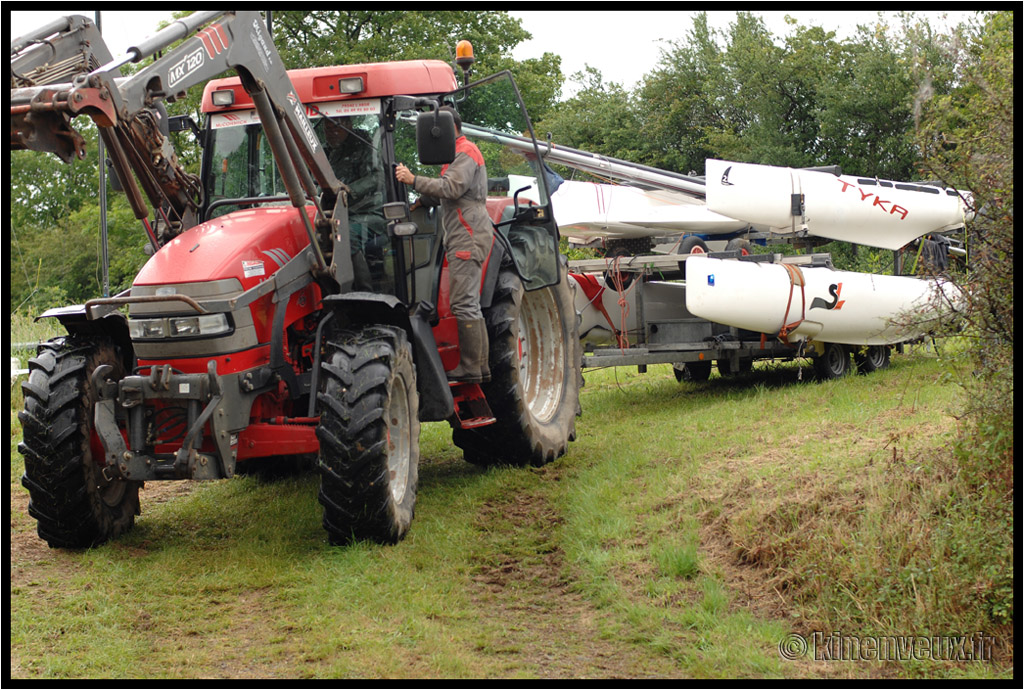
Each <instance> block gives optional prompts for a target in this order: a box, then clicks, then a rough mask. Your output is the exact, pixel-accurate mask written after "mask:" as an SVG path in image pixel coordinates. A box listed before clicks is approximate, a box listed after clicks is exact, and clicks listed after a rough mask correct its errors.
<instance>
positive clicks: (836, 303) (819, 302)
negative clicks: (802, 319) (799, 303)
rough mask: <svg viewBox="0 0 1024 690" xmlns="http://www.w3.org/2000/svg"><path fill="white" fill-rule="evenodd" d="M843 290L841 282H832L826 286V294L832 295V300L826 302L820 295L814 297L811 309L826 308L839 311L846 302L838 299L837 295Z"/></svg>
mask: <svg viewBox="0 0 1024 690" xmlns="http://www.w3.org/2000/svg"><path fill="white" fill-rule="evenodd" d="M842 291H843V284H842V283H832V284H831V285H829V286H828V294H830V295H832V301H831V302H828V301H826V300H824V299H822V298H821V297H815V298H814V300H813V301H812V302H811V309H828V310H831V311H839V310H840V309H842V308H843V305H844V304H846V300H841V299H839V295H840V294H841V293H842Z"/></svg>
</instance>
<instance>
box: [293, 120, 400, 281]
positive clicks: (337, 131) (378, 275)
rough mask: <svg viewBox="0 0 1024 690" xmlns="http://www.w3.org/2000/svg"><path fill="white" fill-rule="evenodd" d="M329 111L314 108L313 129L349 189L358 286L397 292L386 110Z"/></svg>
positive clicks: (349, 206) (332, 164)
mask: <svg viewBox="0 0 1024 690" xmlns="http://www.w3.org/2000/svg"><path fill="white" fill-rule="evenodd" d="M377 110H379V108H377ZM328 112H329V111H327V110H326V109H325V108H323V107H320V108H316V109H314V111H313V117H314V119H313V129H314V131H315V132H316V133H317V136H318V137H319V138H320V141H321V142H323V144H324V152H325V153H326V154H327V160H328V161H330V163H331V168H332V169H333V170H334V175H335V177H337V178H338V179H339V180H340V181H341V182H343V183H345V185H346V186H347V187H348V189H349V192H348V194H349V204H348V222H349V227H350V228H351V243H352V265H353V268H354V270H355V285H354V286H353V287H354V289H356V290H367V291H372V292H386V293H388V294H394V292H395V290H394V284H395V277H394V260H393V259H394V257H393V256H392V247H391V240H390V238H389V237H388V233H387V221H386V220H385V219H384V203H385V201H387V197H386V192H385V185H386V184H387V178H386V177H385V175H384V170H385V166H384V159H383V150H382V147H381V140H382V135H383V130H382V129H381V120H380V115H379V114H378V113H377V112H374V113H369V114H353V115H338V116H330V115H328V114H327V113H328ZM318 115H319V116H320V117H317V116H318Z"/></svg>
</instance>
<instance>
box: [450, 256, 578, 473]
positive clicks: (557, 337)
mask: <svg viewBox="0 0 1024 690" xmlns="http://www.w3.org/2000/svg"><path fill="white" fill-rule="evenodd" d="M567 280H568V277H567V276H563V277H562V280H561V281H560V282H559V283H558V284H557V285H555V286H552V287H549V288H545V289H542V290H534V291H531V292H526V291H524V290H523V286H522V283H521V282H520V280H519V278H518V277H517V276H516V275H515V273H514V272H513V271H512V270H510V269H504V268H503V269H502V272H501V275H499V277H498V283H497V286H496V288H495V293H494V299H493V301H492V304H491V307H490V308H489V309H487V310H485V312H484V317H485V319H486V321H487V335H488V339H489V341H490V367H491V381H490V383H485V384H482V385H481V388H482V389H483V391H484V394H485V396H486V397H487V402H488V404H489V405H490V408H491V412H492V413H493V414H494V417H495V419H496V420H497V421H496V422H495V423H494V424H491V425H488V426H484V427H478V428H476V429H455V430H454V431H453V433H452V440H453V442H454V443H455V445H457V446H458V447H459V448H462V450H463V456H464V457H465V459H466V460H467V461H468V462H471V463H473V464H476V465H483V466H489V465H498V464H507V465H517V466H525V465H533V466H535V467H539V466H541V465H544V464H547V463H549V462H551V461H553V460H554V459H555V458H558V457H560V456H562V455H563V454H564V453H565V452H566V450H568V447H569V442H570V441H572V440H573V439H574V438H575V436H576V416H577V415H578V414H579V413H580V407H579V389H580V383H581V379H582V374H581V369H580V367H581V362H582V359H581V353H580V341H579V337H578V335H577V330H576V312H575V308H574V306H573V300H572V292H571V291H570V289H569V285H568V282H567Z"/></svg>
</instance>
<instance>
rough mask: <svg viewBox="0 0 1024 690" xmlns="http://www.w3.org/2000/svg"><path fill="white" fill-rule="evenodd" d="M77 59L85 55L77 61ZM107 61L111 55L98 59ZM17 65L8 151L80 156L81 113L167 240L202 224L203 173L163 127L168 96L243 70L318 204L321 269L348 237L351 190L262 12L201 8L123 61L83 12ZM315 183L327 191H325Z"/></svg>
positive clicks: (296, 180)
mask: <svg viewBox="0 0 1024 690" xmlns="http://www.w3.org/2000/svg"><path fill="white" fill-rule="evenodd" d="M183 39H184V40H183ZM178 41H182V42H181V43H180V44H179V45H178V46H177V47H175V48H174V49H173V50H170V52H168V53H166V54H165V55H163V56H162V57H158V58H156V59H155V60H154V62H153V63H152V64H151V65H149V66H147V67H145V68H143V69H142V70H140V71H139V72H137V73H136V74H134V75H132V76H130V77H121V76H120V68H121V67H122V66H124V65H126V64H129V63H138V62H140V61H142V60H143V59H145V58H147V57H149V56H152V55H154V54H156V53H158V52H159V51H164V50H167V49H168V48H170V47H171V46H172V45H173V44H174V43H176V42H178ZM51 53H52V54H53V56H54V59H50V54H51ZM75 56H77V58H79V59H78V61H77V62H74V63H73V64H72V65H70V66H69V59H70V58H71V57H75ZM57 58H60V59H59V60H58V59H57ZM82 58H86V59H82ZM99 60H103V61H104V63H103V64H101V65H100V66H98V67H96V66H95V63H96V62H97V61H99ZM11 69H12V76H14V74H15V73H18V74H20V75H24V76H23V78H21V79H20V80H15V81H14V82H13V83H15V84H16V85H17V86H16V87H15V88H12V89H11V148H13V149H33V150H38V151H49V152H51V153H54V154H56V155H57V156H59V157H60V158H62V159H63V160H65V161H70V160H71V159H72V158H73V157H75V156H77V157H79V158H81V157H82V156H84V139H83V138H82V137H81V135H80V134H79V133H78V132H77V131H75V129H74V128H73V127H72V125H71V120H72V119H74V118H75V117H77V116H79V115H85V116H87V117H89V118H91V119H92V120H93V121H94V122H95V123H96V124H97V125H98V127H99V131H100V136H101V137H102V138H103V142H104V144H105V145H106V146H107V150H108V151H109V152H110V156H111V162H112V165H113V168H114V170H115V172H116V173H117V176H118V179H119V180H120V182H121V185H122V187H123V188H124V190H125V193H126V194H127V196H128V199H129V202H130V204H131V206H132V210H133V212H134V213H135V216H136V217H137V218H139V219H140V220H144V219H145V218H147V217H148V215H149V211H148V208H147V206H146V200H145V199H144V198H143V194H145V197H146V198H148V200H149V202H150V204H151V205H152V207H153V208H154V209H157V211H158V212H159V213H160V214H161V215H163V216H164V220H165V221H166V228H167V231H166V232H165V234H164V235H163V236H162V237H160V238H159V243H160V244H163V243H165V242H166V241H168V240H169V239H171V238H172V237H174V236H176V235H177V234H179V233H181V232H182V231H184V230H186V229H188V228H190V227H192V226H193V225H195V224H197V222H198V220H199V219H198V210H199V208H200V207H201V195H202V188H201V185H200V183H199V180H198V178H197V177H196V176H194V175H191V174H190V173H188V172H186V171H185V170H184V169H183V168H182V167H181V166H180V165H179V164H178V162H177V158H176V156H175V155H174V151H173V148H172V147H171V146H170V143H169V141H168V140H167V138H166V136H165V134H164V131H165V129H163V128H164V127H165V125H164V124H163V122H162V119H163V118H164V117H165V115H164V114H163V111H162V106H161V103H162V102H163V101H167V102H173V101H175V100H176V99H178V98H180V97H182V96H183V95H184V94H185V92H186V91H187V90H188V89H189V88H190V87H192V86H195V85H197V84H201V83H204V82H206V81H208V80H210V79H212V78H213V77H215V76H217V75H219V74H221V73H223V72H225V71H227V70H233V71H235V72H237V73H238V75H239V77H240V79H241V82H242V86H243V88H244V89H245V90H246V92H247V93H248V94H249V95H250V97H251V98H252V100H253V102H254V103H255V104H256V108H257V110H258V112H259V115H260V120H261V122H262V123H263V126H264V129H265V131H266V134H267V140H268V143H269V144H270V147H271V149H272V150H273V153H274V158H275V160H276V162H277V165H278V168H279V169H280V172H281V177H282V179H283V180H284V183H285V186H286V188H287V190H288V195H289V198H290V199H291V203H292V205H293V206H295V207H297V208H302V207H304V206H305V205H306V204H307V200H308V199H312V200H313V201H314V203H315V204H316V207H317V214H316V218H315V222H316V226H317V227H316V229H314V227H313V225H312V224H311V223H310V221H309V219H308V217H307V216H306V214H305V213H303V214H300V215H301V216H302V217H303V219H304V220H305V223H306V230H307V233H308V234H309V237H310V241H311V243H312V245H313V248H314V252H315V254H316V259H317V264H318V269H319V270H320V271H321V272H324V271H326V270H327V262H326V259H325V257H324V253H323V248H324V247H325V246H330V244H331V240H329V239H327V238H330V237H334V238H335V240H334V241H335V242H337V241H338V237H339V235H341V236H344V241H345V242H347V229H348V228H347V218H346V213H345V209H344V206H345V203H346V202H345V194H344V192H345V191H346V189H347V188H346V187H345V186H344V185H343V184H342V183H341V182H340V181H339V180H338V179H337V178H336V177H335V175H334V173H333V171H332V170H331V166H330V164H329V162H328V160H327V156H326V154H325V153H324V151H323V147H322V146H321V145H320V142H319V141H318V140H317V138H316V136H315V134H314V133H313V128H312V126H311V125H310V122H309V119H308V118H307V117H306V114H305V109H304V107H303V105H302V103H301V101H300V100H299V99H298V97H297V96H296V95H295V91H294V89H293V87H292V83H291V80H290V79H289V77H288V74H287V72H286V71H285V66H284V63H283V62H282V60H281V57H280V55H278V52H277V49H276V47H275V46H274V43H273V41H272V40H271V38H270V35H269V34H268V33H267V30H266V27H265V25H264V23H263V19H262V18H261V17H260V15H259V13H258V12H199V13H196V14H193V15H190V16H188V17H186V18H184V19H180V20H178V21H175V22H174V23H172V24H171V25H169V26H167V27H166V28H164V29H162V30H161V31H159V32H158V33H156V34H155V35H153V36H151V37H149V38H147V39H146V40H145V41H142V42H141V43H139V44H137V45H134V46H132V47H130V48H129V49H128V50H127V52H126V54H125V55H124V56H121V57H118V58H115V59H111V58H110V53H109V50H108V49H107V47H106V45H105V44H104V43H103V40H102V38H101V37H100V36H99V32H98V31H96V27H95V25H93V24H92V23H91V22H89V21H88V20H87V19H85V18H84V17H67V18H65V19H64V20H61V21H58V22H54V23H52V24H50V25H48V26H46V27H43V28H42V29H40V30H38V31H36V32H34V33H33V34H30V35H29V36H26V37H24V38H22V39H18V40H17V41H15V42H13V43H12V45H11ZM67 79H70V81H66V80H67ZM61 80H65V81H61ZM133 173H134V174H133ZM317 185H318V186H319V188H320V191H321V192H322V194H323V197H322V198H321V199H320V200H317V198H316V193H317V190H316V186H317ZM321 204H323V205H321ZM325 208H326V209H327V210H326V211H325ZM339 226H344V227H339ZM332 230H340V232H332ZM318 238H319V239H318ZM333 254H334V256H335V258H336V259H337V260H338V261H341V262H343V263H344V262H347V261H348V259H347V256H348V254H347V252H343V255H342V256H338V252H333ZM346 269H347V266H345V265H342V266H331V273H332V275H333V276H334V277H335V279H336V280H337V279H338V275H339V272H340V273H344V272H345V271H346Z"/></svg>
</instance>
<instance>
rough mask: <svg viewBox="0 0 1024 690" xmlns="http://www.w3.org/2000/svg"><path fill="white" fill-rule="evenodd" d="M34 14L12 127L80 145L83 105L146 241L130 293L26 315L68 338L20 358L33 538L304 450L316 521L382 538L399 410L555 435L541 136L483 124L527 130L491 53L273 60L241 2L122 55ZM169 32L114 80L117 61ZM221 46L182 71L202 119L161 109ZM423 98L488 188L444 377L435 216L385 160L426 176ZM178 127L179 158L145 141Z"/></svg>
mask: <svg viewBox="0 0 1024 690" xmlns="http://www.w3.org/2000/svg"><path fill="white" fill-rule="evenodd" d="M58 24H59V25H56V26H55V25H51V26H49V27H45V28H44V29H41V30H40V31H39V32H37V33H36V34H32V35H30V36H27V37H25V38H22V39H18V40H16V41H14V42H12V74H13V75H15V76H16V77H17V78H19V79H21V81H20V82H18V83H19V85H18V86H17V87H16V88H12V92H11V93H12V99H11V115H12V125H11V130H12V133H11V140H12V147H14V148H30V149H34V150H42V151H50V152H53V153H55V154H57V155H58V156H61V157H62V158H65V159H66V160H68V159H70V158H71V157H73V156H76V155H77V156H80V155H81V151H82V146H83V144H82V139H81V137H80V136H79V135H78V133H77V132H76V131H75V130H74V129H73V128H72V127H71V122H72V120H73V118H74V117H76V116H79V115H85V116H88V117H90V118H91V119H92V120H93V121H94V122H95V123H96V124H97V125H98V127H99V131H100V135H101V137H102V139H103V142H104V144H105V146H106V149H107V151H108V155H109V156H110V161H111V167H112V168H113V170H114V171H115V173H116V177H117V181H118V183H119V186H120V187H121V188H122V189H123V190H124V191H125V193H126V194H127V196H128V198H129V201H130V203H131V205H132V208H133V210H134V211H135V213H136V216H137V217H138V218H139V219H140V221H142V224H143V225H144V227H145V229H146V234H147V238H148V242H149V243H150V245H151V247H152V250H153V254H152V257H151V258H150V260H149V261H148V262H147V263H146V265H145V266H144V267H143V268H142V270H141V271H140V272H139V274H138V275H137V276H136V278H135V280H134V282H133V285H132V287H131V288H130V289H129V290H126V291H124V292H123V293H121V294H119V295H116V296H114V297H109V298H100V299H95V300H91V301H90V302H87V303H86V304H85V305H80V306H74V307H66V308H60V309H54V310H50V311H48V312H46V313H45V314H43V316H42V317H41V318H44V317H45V318H57V319H59V320H60V322H61V323H62V325H63V326H64V327H65V329H66V330H67V333H68V335H67V336H65V337H62V338H57V339H55V340H52V341H50V342H48V343H44V344H42V345H40V347H39V351H38V354H37V356H36V357H35V358H34V359H32V360H31V361H30V364H29V369H30V374H29V377H28V380H27V382H25V383H24V385H23V389H24V393H25V409H24V410H23V411H22V412H21V413H20V414H19V419H20V420H21V422H22V427H23V430H24V440H23V442H22V443H21V444H20V445H19V450H20V451H21V453H22V454H23V456H24V459H25V475H24V477H23V480H22V481H23V484H24V485H25V486H26V487H27V488H28V490H29V492H30V495H31V501H30V505H29V512H30V514H31V515H32V516H33V517H35V518H36V519H37V521H38V529H39V534H40V536H41V537H42V538H43V539H45V540H46V541H47V542H48V543H49V544H50V545H51V546H54V547H84V546H90V545H94V544H97V543H101V542H103V541H105V540H108V539H111V538H114V537H116V536H118V535H119V534H121V533H123V532H124V531H125V530H127V529H129V528H130V527H132V525H133V524H134V520H135V516H136V515H137V514H138V513H139V489H140V488H141V487H142V485H143V482H145V481H155V480H174V479H218V478H227V477H231V476H233V475H234V474H236V473H237V472H238V471H240V470H245V469H246V468H250V467H255V466H257V465H259V464H261V463H268V462H276V463H278V464H281V463H284V464H292V465H296V466H297V465H299V464H301V463H302V461H303V459H307V458H309V457H316V458H317V467H318V469H319V473H320V477H321V483H320V492H319V500H320V503H321V504H322V505H323V515H324V518H323V523H324V527H325V529H326V530H327V532H328V536H329V538H330V541H331V542H332V543H336V544H340V543H346V542H349V541H351V540H353V539H372V540H376V541H379V542H384V543H393V542H396V541H398V540H399V539H401V538H402V537H403V536H404V535H405V534H406V532H407V531H408V529H409V526H410V523H411V520H412V517H413V509H414V505H415V500H416V486H417V470H418V464H419V429H420V423H421V422H423V421H444V420H447V421H448V422H449V423H450V424H451V426H452V428H453V440H454V442H455V443H456V445H458V446H459V447H460V448H462V449H463V452H464V455H465V458H466V459H467V460H468V461H470V462H473V463H477V464H481V465H489V464H495V463H502V464H516V465H527V464H532V465H542V464H544V463H547V462H550V461H552V460H554V459H555V458H557V457H559V456H560V455H562V454H563V453H565V452H566V450H567V446H568V443H569V441H570V440H572V438H573V437H574V434H575V428H574V423H575V417H576V415H577V414H578V413H579V401H578V394H579V381H580V376H579V364H580V352H579V350H578V348H579V340H578V338H577V336H576V314H575V311H574V308H573V300H572V295H571V294H570V291H569V287H568V283H567V280H566V268H565V262H564V260H563V258H562V257H561V256H560V255H559V251H558V230H557V228H556V226H555V224H554V221H553V218H552V214H551V208H550V202H549V201H548V193H547V189H546V186H545V177H544V174H543V173H544V168H543V165H542V162H541V156H540V153H541V150H540V149H538V148H537V146H536V143H535V142H534V144H533V151H532V154H527V155H523V154H522V153H521V152H520V153H510V152H508V151H506V150H504V149H502V147H501V145H500V141H501V139H502V137H507V136H509V135H515V136H517V137H519V138H520V139H522V137H523V136H524V133H525V136H526V137H528V138H529V139H530V140H532V130H531V126H530V122H529V119H528V117H527V114H526V111H525V108H524V107H523V105H522V101H521V99H520V98H519V94H518V89H517V87H516V85H515V82H514V81H513V80H512V78H511V75H509V74H508V73H502V74H499V75H496V76H494V77H491V78H488V79H483V80H479V81H477V82H475V83H473V84H469V85H468V86H463V87H461V88H460V87H459V84H458V82H457V80H456V78H455V73H454V71H453V70H452V68H451V67H449V66H448V65H446V64H444V63H442V62H437V61H409V62H396V63H384V64H367V65H346V66H338V67H324V68H315V69H303V70H294V71H285V70H284V68H283V66H282V64H281V60H280V57H279V56H278V54H277V52H276V49H275V48H274V44H273V42H272V40H271V38H270V36H269V34H268V33H267V30H266V27H265V26H264V23H263V21H262V19H261V18H260V16H259V14H258V13H253V12H237V13H201V14H196V15H192V16H191V17H189V18H187V19H185V20H181V21H179V22H176V23H175V24H172V25H171V26H170V27H168V28H167V29H164V30H163V31H161V32H160V33H158V34H157V35H155V36H154V37H152V38H151V39H148V40H147V41H146V42H145V43H143V44H141V45H140V46H137V47H135V48H132V49H130V50H129V54H128V56H126V58H125V59H123V60H121V61H118V60H110V59H109V55H107V54H105V49H103V46H102V41H101V39H99V37H98V34H95V28H94V27H92V25H91V24H90V23H89V22H88V20H84V19H83V18H81V17H74V18H68V20H67V22H65V23H64V24H60V23H58ZM197 31H198V33H197ZM88 32H92V33H94V34H95V35H90V40H89V41H80V40H73V41H72V40H68V39H69V38H70V37H72V36H77V37H81V36H82V35H83V34H84V33H88ZM186 37H188V38H187V39H186V40H185V41H184V42H183V43H181V44H180V45H179V46H178V47H177V48H175V49H174V50H172V51H170V52H167V53H166V54H164V55H163V57H160V58H158V59H156V60H155V61H154V62H153V63H152V64H151V65H150V66H148V67H145V68H144V69H142V70H140V71H138V72H136V73H135V74H134V75H133V76H131V77H127V78H122V77H120V75H119V72H118V69H119V67H120V66H121V65H123V64H124V63H125V62H126V61H128V60H131V61H134V62H137V61H139V60H141V59H143V58H145V57H147V56H149V55H153V54H155V53H157V52H158V51H160V50H165V49H166V48H167V47H168V46H169V45H171V44H172V43H173V42H175V41H178V40H180V39H182V38H186ZM97 42H98V43H97ZM83 46H88V47H89V48H88V50H89V51H93V52H97V48H96V46H99V48H100V49H102V50H99V51H98V55H99V58H98V59H93V60H92V61H91V64H90V61H88V60H86V61H83V65H85V66H83V67H81V68H79V69H78V71H77V72H76V73H74V74H72V75H68V74H66V72H61V73H59V76H54V75H55V74H56V67H55V64H56V62H57V59H56V56H60V55H61V54H62V53H76V52H84V51H85V50H86V48H84V47H83ZM97 62H99V63H101V64H97ZM61 64H62V65H63V64H65V61H61ZM227 68H232V69H234V70H235V71H236V72H237V74H238V76H237V77H233V78H228V79H219V80H214V81H210V82H209V83H208V84H207V85H206V89H205V92H204V95H203V112H204V113H205V115H206V122H205V125H204V126H203V127H202V128H201V129H200V128H199V127H198V126H196V125H195V124H194V123H191V122H190V121H188V120H187V118H184V119H183V118H168V117H167V116H166V111H165V110H163V108H162V104H161V101H164V100H166V101H172V100H174V98H175V97H178V96H179V95H180V94H181V93H183V92H184V91H185V89H187V88H188V87H189V86H191V85H195V84H199V83H202V82H205V81H207V80H209V79H210V77H211V76H214V75H216V74H218V73H221V72H223V71H224V70H225V69H227ZM442 104H452V105H455V106H456V107H457V108H458V110H459V112H460V114H461V116H462V118H463V120H464V121H466V122H473V123H475V124H476V127H474V132H475V133H476V135H477V143H478V145H479V147H480V148H481V150H482V151H483V153H484V155H485V157H486V158H487V164H488V170H489V173H490V175H491V177H492V178H493V180H492V182H493V184H494V188H495V189H496V190H500V191H498V192H496V196H495V198H493V199H491V200H490V201H489V202H488V208H489V209H490V210H491V213H492V217H493V220H494V224H495V226H496V228H497V232H495V242H494V245H493V248H492V251H491V254H490V257H489V258H488V261H487V264H486V265H485V269H484V276H483V279H482V284H481V304H482V306H483V308H484V314H485V319H486V323H487V328H488V336H489V341H490V353H489V364H490V369H491V372H492V378H491V381H490V382H488V383H483V384H458V383H454V384H451V383H449V382H448V381H447V378H446V376H445V372H446V371H448V370H451V369H453V368H454V367H455V366H456V364H457V363H458V359H459V352H458V348H459V343H458V336H457V329H456V328H455V322H454V318H453V317H452V315H451V313H450V311H449V309H448V293H447V286H448V280H447V267H446V265H445V260H444V252H443V251H442V250H441V232H440V229H439V228H438V219H437V218H436V217H435V215H434V214H431V213H428V212H427V211H425V210H423V209H417V210H416V211H415V212H412V211H410V197H409V194H408V191H407V190H406V189H405V188H404V186H403V185H401V184H399V183H398V182H397V181H396V180H395V177H394V167H395V166H396V165H397V164H398V163H399V162H403V163H406V164H407V165H411V166H417V165H418V168H417V169H418V171H419V172H421V173H423V174H431V171H432V168H430V167H429V166H431V165H438V164H442V163H445V162H450V160H451V159H452V157H453V156H454V129H453V125H452V122H451V119H450V118H447V119H446V118H445V117H444V116H445V115H446V113H444V112H439V111H438V107H439V106H440V105H442ZM188 125H191V127H192V128H193V130H194V131H195V132H196V133H197V134H198V136H199V141H200V142H201V144H202V149H203V162H202V172H201V175H200V176H199V178H196V177H195V176H194V175H190V174H188V173H187V172H186V171H184V170H183V169H182V168H181V166H180V165H178V163H177V159H176V157H175V155H174V151H173V149H171V147H170V145H169V143H168V141H169V139H168V132H169V131H174V130H180V129H184V128H186V127H187V126H188ZM488 132H492V133H493V134H494V136H489V135H488ZM434 174H436V173H434ZM510 181H511V182H512V183H517V182H518V183H522V186H521V187H520V188H518V189H512V188H511V187H512V186H518V185H517V184H512V185H511V186H510ZM527 197H529V198H527ZM151 209H152V211H151ZM151 216H152V220H151ZM125 312H127V313H125Z"/></svg>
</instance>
